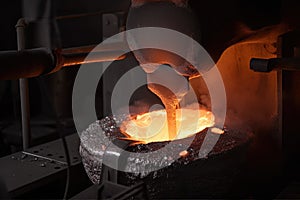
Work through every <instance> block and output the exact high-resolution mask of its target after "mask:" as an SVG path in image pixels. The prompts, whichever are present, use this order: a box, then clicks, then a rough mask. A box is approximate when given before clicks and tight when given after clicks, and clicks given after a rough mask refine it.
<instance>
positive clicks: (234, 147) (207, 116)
mask: <svg viewBox="0 0 300 200" xmlns="http://www.w3.org/2000/svg"><path fill="white" fill-rule="evenodd" d="M187 110H188V109H187ZM190 111H191V112H190V114H191V115H193V114H194V112H195V111H194V110H192V109H190ZM200 113H201V116H202V117H199V119H198V120H197V121H198V125H197V126H196V129H194V130H193V131H195V132H193V131H192V130H190V129H189V128H191V127H194V128H195V126H193V125H192V124H190V123H189V120H191V119H184V120H183V121H182V123H183V124H185V127H184V128H183V131H182V132H181V134H180V133H179V134H178V135H177V137H176V139H174V140H172V141H171V140H169V138H168V132H167V130H166V124H165V126H164V128H163V129H162V130H160V131H161V132H160V134H162V133H163V132H164V131H165V132H164V133H165V137H155V136H154V137H151V135H150V136H149V137H146V135H144V134H145V132H144V131H143V126H145V122H146V123H147V121H148V120H149V119H145V117H146V118H147V117H149V115H150V116H151V117H152V118H154V117H155V116H156V115H158V114H160V115H165V114H166V113H165V111H162V110H158V111H152V112H151V113H146V114H143V115H141V116H136V117H134V118H133V117H128V116H112V117H105V118H104V119H101V120H99V121H96V122H95V123H93V124H91V125H90V126H89V128H88V129H86V130H85V131H84V132H83V133H82V135H81V146H80V154H81V156H82V161H83V164H84V167H85V169H86V172H87V174H88V176H89V178H90V180H92V182H93V183H94V184H100V183H101V182H103V181H104V180H105V179H108V180H117V182H118V183H119V184H122V185H127V186H131V185H135V184H137V183H139V182H141V181H142V182H143V183H144V184H145V186H146V188H147V195H148V197H149V198H151V199H159V198H205V197H206V198H208V197H210V198H212V197H214V198H218V197H224V196H230V194H231V195H232V194H233V193H232V192H234V191H235V190H238V181H239V173H240V171H241V170H242V169H243V167H244V165H245V156H246V153H247V149H248V148H249V144H250V142H251V138H252V136H253V135H252V133H251V131H249V130H247V129H246V128H238V126H236V127H233V126H231V127H230V128H229V127H228V128H226V127H223V129H222V130H221V129H219V128H215V127H213V125H214V117H213V114H212V113H211V112H209V111H204V110H200ZM156 117H157V116H156ZM193 117H194V118H195V116H193ZM153 120H154V119H153ZM232 120H234V123H232V124H238V123H237V122H238V121H239V120H238V119H234V118H233V119H232ZM191 121H193V120H191ZM136 122H138V123H142V124H139V125H140V127H141V128H140V129H138V130H131V129H130V128H128V127H130V126H131V123H136ZM148 123H149V122H148ZM120 124H121V128H120V127H119V126H120ZM201 125H202V126H201ZM123 126H127V128H128V129H127V130H128V132H126V130H125V129H124V127H123ZM136 131H137V132H136ZM138 132H140V133H141V134H137V133H138ZM99 134H104V135H105V136H106V137H101V136H99ZM217 135H219V136H220V138H219V140H218V142H217V144H216V145H215V146H214V148H213V149H212V150H211V149H210V146H209V145H207V144H209V143H210V142H211V141H210V140H212V141H213V139H214V137H216V136H217ZM204 140H205V143H206V145H203V144H204ZM111 142H113V144H115V145H116V146H117V147H116V146H114V145H111ZM186 147H187V148H186ZM118 148H121V149H122V150H120V149H118ZM125 151H126V152H125ZM124 152H125V153H124ZM127 152H129V153H127ZM207 152H209V154H208V155H206V153H207ZM131 153H133V154H131ZM144 153H151V154H147V155H146V156H142V155H141V154H144ZM116 155H117V156H116ZM112 157H114V158H112ZM236 158H239V159H236ZM106 159H114V160H116V161H118V162H119V163H120V164H119V166H120V169H119V172H118V173H116V175H114V176H113V175H112V174H110V176H111V177H107V175H105V173H104V171H105V169H104V168H109V167H108V166H106V165H105V161H104V160H106ZM157 169H158V170H157ZM111 170H112V169H111ZM140 172H142V173H140ZM110 173H112V172H110Z"/></svg>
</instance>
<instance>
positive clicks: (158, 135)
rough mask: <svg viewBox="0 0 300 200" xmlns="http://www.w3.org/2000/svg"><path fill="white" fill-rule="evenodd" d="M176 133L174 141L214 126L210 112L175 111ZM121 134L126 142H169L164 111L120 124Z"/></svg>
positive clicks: (145, 114) (143, 115)
mask: <svg viewBox="0 0 300 200" xmlns="http://www.w3.org/2000/svg"><path fill="white" fill-rule="evenodd" d="M176 117H177V118H176V125H177V127H178V131H177V133H176V138H175V139H183V138H186V137H189V136H192V135H194V134H196V133H199V132H201V131H202V130H204V129H205V128H208V127H212V126H213V125H214V120H215V117H214V115H213V113H212V112H210V111H207V110H202V109H188V108H182V109H177V110H176ZM120 129H121V132H122V133H124V134H125V135H126V136H127V137H128V138H126V139H128V140H133V141H137V143H143V144H147V143H151V142H163V141H169V132H168V123H167V114H166V111H165V110H156V111H152V112H148V113H144V114H141V115H137V116H136V117H134V118H132V119H131V120H128V121H125V122H123V123H122V125H121V127H120Z"/></svg>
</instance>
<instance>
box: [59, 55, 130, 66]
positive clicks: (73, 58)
mask: <svg viewBox="0 0 300 200" xmlns="http://www.w3.org/2000/svg"><path fill="white" fill-rule="evenodd" d="M122 53H123V52H120V51H115V52H95V53H94V52H92V53H78V54H64V55H62V58H63V61H62V63H63V64H62V67H70V66H76V65H81V64H88V63H99V62H107V61H114V60H123V59H124V58H125V55H123V56H120V57H119V56H118V55H120V54H122Z"/></svg>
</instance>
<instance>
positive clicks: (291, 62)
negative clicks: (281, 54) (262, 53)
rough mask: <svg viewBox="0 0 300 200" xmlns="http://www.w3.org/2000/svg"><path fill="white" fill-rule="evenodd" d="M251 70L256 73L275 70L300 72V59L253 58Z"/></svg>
mask: <svg viewBox="0 0 300 200" xmlns="http://www.w3.org/2000/svg"><path fill="white" fill-rule="evenodd" d="M250 69H252V70H254V71H256V72H271V71H273V70H278V69H280V70H288V71H292V70H300V58H293V57H292V58H271V59H260V58H252V59H251V61H250Z"/></svg>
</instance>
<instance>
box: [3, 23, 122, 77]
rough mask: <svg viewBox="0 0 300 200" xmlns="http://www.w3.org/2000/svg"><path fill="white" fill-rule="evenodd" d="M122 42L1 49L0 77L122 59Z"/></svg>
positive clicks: (30, 74) (38, 72) (40, 73)
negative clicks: (73, 46)
mask: <svg viewBox="0 0 300 200" xmlns="http://www.w3.org/2000/svg"><path fill="white" fill-rule="evenodd" d="M18 29H19V28H18ZM20 37H21V36H20ZM20 40H21V39H20ZM20 42H22V41H20ZM23 42H24V41H23ZM122 45H123V44H111V45H110V44H109V45H104V47H103V48H102V47H101V48H99V49H98V48H96V49H95V50H93V49H94V48H95V46H84V47H75V48H69V49H63V50H61V51H60V50H56V51H53V50H50V49H46V48H38V49H26V50H24V49H22V48H20V49H19V51H2V52H0V63H1V64H2V65H3V67H1V68H0V80H12V79H19V78H31V77H37V76H41V75H45V74H50V73H54V72H57V71H58V70H60V69H61V68H63V67H70V66H76V65H81V64H86V63H98V62H107V61H114V60H123V59H124V58H125V57H126V56H125V55H122V54H123V53H124V52H123V51H122V49H124V46H122ZM92 50H93V52H91V51H92ZM119 55H122V56H119Z"/></svg>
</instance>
